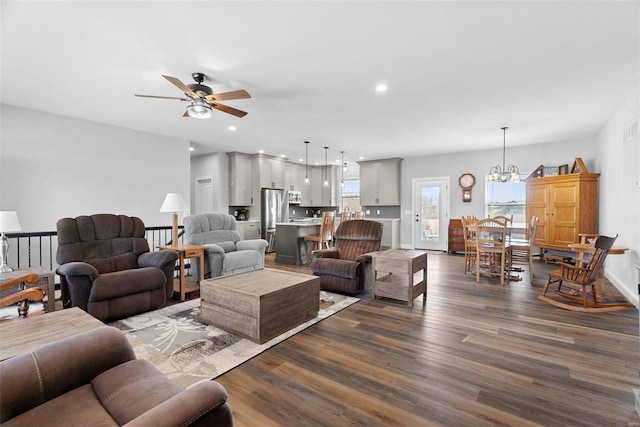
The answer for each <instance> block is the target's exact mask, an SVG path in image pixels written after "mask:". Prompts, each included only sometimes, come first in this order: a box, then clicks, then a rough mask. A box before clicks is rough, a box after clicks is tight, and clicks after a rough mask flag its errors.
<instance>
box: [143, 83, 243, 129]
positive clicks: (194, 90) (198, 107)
mask: <svg viewBox="0 0 640 427" xmlns="http://www.w3.org/2000/svg"><path fill="white" fill-rule="evenodd" d="M162 77H164V78H165V79H167V80H169V82H171V83H173V84H174V85H175V86H177V87H178V88H179V89H180V90H181V91H183V92H184V94H185V95H186V96H187V97H188V98H182V97H174V96H156V95H138V94H136V95H135V96H140V97H143V98H160V99H178V100H180V101H189V102H190V104H189V106H188V107H187V111H185V113H184V114H183V115H182V116H183V117H193V118H196V119H208V118H209V117H211V109H216V110H220V111H223V112H225V113H229V114H232V115H234V116H236V117H244V116H246V115H247V113H246V112H245V111H241V110H238V109H236V108H232V107H229V106H227V105H224V104H220V103H219V102H218V101H232V100H234V99H246V98H251V95H249V92H247V91H246V90H244V89H241V90H234V91H231V92H225V93H213V90H211V88H210V87H209V86H205V85H203V84H202V82H204V80H205V75H204V74H202V73H192V74H191V77H193V80H195V81H196V83H191V84H188V85H186V84H184V83H182V82H181V81H180V80H179V79H177V78H175V77H171V76H165V75H163V76H162Z"/></svg>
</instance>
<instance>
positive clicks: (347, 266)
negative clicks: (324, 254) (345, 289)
mask: <svg viewBox="0 0 640 427" xmlns="http://www.w3.org/2000/svg"><path fill="white" fill-rule="evenodd" d="M358 265H359V263H358V262H356V261H351V260H348V259H337V258H326V259H325V258H316V259H315V260H313V262H312V263H311V270H312V271H313V274H315V275H316V276H319V275H329V276H335V277H342V278H345V279H355V278H356V277H358Z"/></svg>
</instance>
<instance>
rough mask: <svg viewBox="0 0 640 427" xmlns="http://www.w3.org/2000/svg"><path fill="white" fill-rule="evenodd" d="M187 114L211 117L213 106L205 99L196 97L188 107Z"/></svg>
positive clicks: (201, 117)
mask: <svg viewBox="0 0 640 427" xmlns="http://www.w3.org/2000/svg"><path fill="white" fill-rule="evenodd" d="M187 114H188V115H189V117H192V118H194V119H208V118H209V117H211V106H210V105H209V104H208V103H207V101H205V100H203V99H194V100H193V102H191V104H189V106H188V107H187Z"/></svg>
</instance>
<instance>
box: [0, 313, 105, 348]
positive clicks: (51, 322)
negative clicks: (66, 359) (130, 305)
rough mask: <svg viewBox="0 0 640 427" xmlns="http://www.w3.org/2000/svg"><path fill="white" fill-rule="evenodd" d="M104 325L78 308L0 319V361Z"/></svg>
mask: <svg viewBox="0 0 640 427" xmlns="http://www.w3.org/2000/svg"><path fill="white" fill-rule="evenodd" d="M100 326H104V323H102V322H101V321H99V320H98V319H96V318H95V317H93V316H91V315H89V314H87V313H86V312H85V311H83V310H82V309H80V308H78V307H73V308H69V309H66V310H58V311H54V312H53V313H46V314H42V315H40V316H33V317H27V318H26V319H12V320H7V321H4V322H0V360H5V359H8V358H10V357H14V356H16V355H18V354H20V353H24V352H26V351H30V350H33V349H34V348H37V347H40V346H42V345H44V344H48V343H50V342H53V341H57V340H59V339H62V338H66V337H69V336H71V335H75V334H79V333H81V332H85V331H88V330H90V329H95V328H98V327H100Z"/></svg>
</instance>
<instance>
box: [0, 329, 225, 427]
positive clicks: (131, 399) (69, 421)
mask: <svg viewBox="0 0 640 427" xmlns="http://www.w3.org/2000/svg"><path fill="white" fill-rule="evenodd" d="M0 423H1V424H2V425H3V426H4V425H7V426H45V425H46V426H65V427H68V426H90V425H91V426H98V425H100V426H121V425H126V426H130V427H133V426H154V427H163V426H186V425H189V426H232V425H233V416H232V414H231V408H230V407H229V405H228V404H227V392H226V390H225V389H224V387H222V385H220V384H219V383H217V382H216V381H214V380H210V381H203V382H201V383H198V384H196V385H194V386H192V387H189V388H188V389H186V390H184V389H183V388H182V387H181V386H180V385H179V384H177V383H175V382H174V381H172V380H170V379H169V378H167V377H166V376H165V375H163V374H162V373H161V372H160V371H159V370H158V369H157V368H155V367H154V366H153V365H152V364H151V363H150V362H148V361H146V360H142V359H136V356H135V353H134V351H133V348H132V347H131V345H130V344H129V342H128V341H127V339H126V338H125V336H124V335H123V334H122V332H120V331H119V330H117V329H116V328H114V327H111V326H100V327H99V328H96V329H92V330H90V331H88V332H84V333H81V334H78V335H73V336H70V337H68V338H64V339H61V340H58V341H55V342H52V343H50V344H46V345H44V346H42V347H39V348H36V349H34V350H32V351H29V352H26V353H22V354H19V355H17V356H15V357H12V358H10V359H7V360H3V361H2V362H0Z"/></svg>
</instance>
